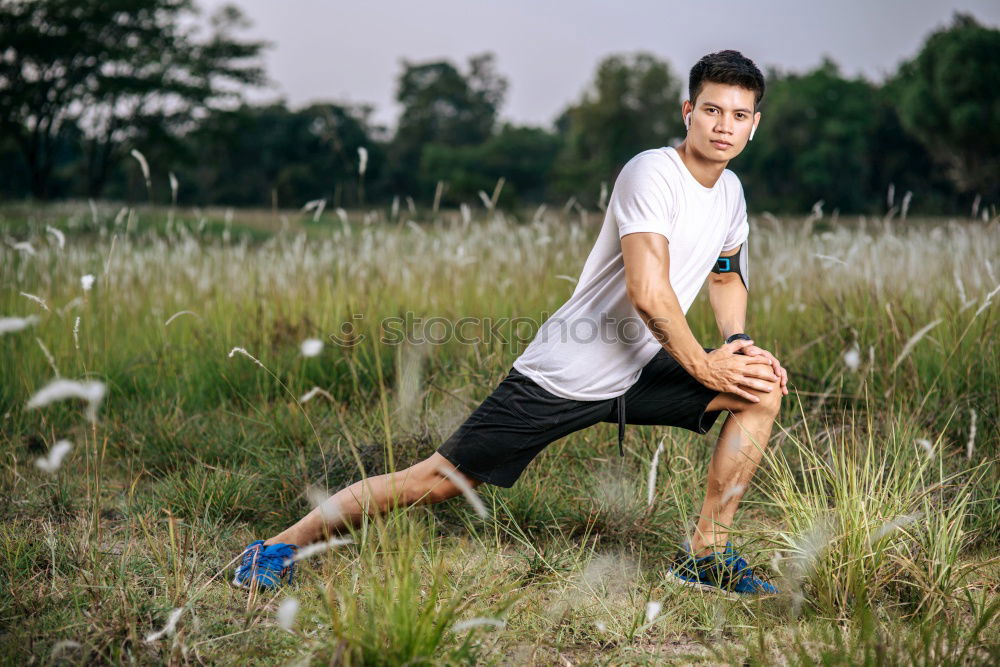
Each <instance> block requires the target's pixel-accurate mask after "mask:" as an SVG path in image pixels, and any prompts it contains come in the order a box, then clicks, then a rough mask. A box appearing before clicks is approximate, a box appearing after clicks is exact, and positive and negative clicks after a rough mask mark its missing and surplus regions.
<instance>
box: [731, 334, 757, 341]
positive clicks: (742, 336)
mask: <svg viewBox="0 0 1000 667" xmlns="http://www.w3.org/2000/svg"><path fill="white" fill-rule="evenodd" d="M734 340H753V338H751V337H750V336H748V335H746V334H745V333H734V334H733V335H732V336H730V337H729V338H727V339H726V343H732V342H733V341H734Z"/></svg>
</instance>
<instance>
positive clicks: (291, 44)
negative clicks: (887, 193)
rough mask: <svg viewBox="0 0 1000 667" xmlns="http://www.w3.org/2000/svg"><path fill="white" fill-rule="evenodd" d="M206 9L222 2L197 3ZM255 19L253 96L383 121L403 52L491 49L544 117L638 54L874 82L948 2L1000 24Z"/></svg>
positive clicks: (912, 47) (607, 14)
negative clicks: (260, 65) (265, 81)
mask: <svg viewBox="0 0 1000 667" xmlns="http://www.w3.org/2000/svg"><path fill="white" fill-rule="evenodd" d="M200 1H201V4H202V6H203V7H205V8H207V9H214V8H215V7H218V6H220V5H222V4H223V1H224V0H200ZM235 4H237V5H239V6H240V7H241V8H243V10H244V11H245V12H246V13H247V14H248V16H249V17H250V19H251V20H252V21H253V27H252V28H251V29H250V30H249V31H246V32H245V33H244V35H245V36H248V37H258V38H264V39H267V40H270V41H272V42H273V43H274V46H273V47H272V48H271V49H270V51H269V52H268V53H267V55H266V64H267V71H268V74H269V75H270V77H271V78H272V79H273V80H274V82H275V84H274V87H273V88H271V89H269V90H267V91H263V92H260V91H258V92H255V93H254V94H252V95H251V96H250V99H251V100H253V101H264V100H271V99H275V98H277V97H279V96H283V97H285V99H287V100H288V102H289V103H290V104H291V105H292V106H293V107H298V106H300V105H302V104H304V103H308V102H312V101H340V102H352V103H370V104H373V105H374V106H375V107H376V112H375V120H376V122H378V123H381V124H385V125H388V126H390V127H391V126H393V125H394V124H395V120H396V117H397V115H398V113H399V108H398V106H397V105H396V103H395V101H394V99H393V98H394V95H395V84H396V79H397V78H398V76H399V73H400V71H401V69H402V67H401V61H402V60H403V59H407V60H409V61H411V62H426V61H429V60H438V59H444V58H446V59H450V60H451V61H453V62H454V63H456V64H457V65H459V66H460V67H461V69H462V70H463V71H464V69H465V65H466V59H467V58H468V57H469V56H470V55H473V54H477V53H481V52H483V51H492V52H493V53H494V54H496V57H497V69H498V70H499V72H500V73H501V74H503V75H504V76H506V77H507V79H508V81H509V84H510V86H509V88H508V92H507V99H506V101H505V103H504V106H503V108H502V109H501V117H502V118H504V119H507V120H511V121H514V122H518V123H529V124H536V125H544V126H549V125H550V124H551V123H552V121H553V120H554V119H555V117H556V115H557V114H558V113H559V112H560V111H561V110H562V109H563V108H564V107H565V106H566V105H567V104H568V103H570V102H572V101H574V100H576V99H578V98H579V96H580V94H581V92H582V91H583V89H584V88H585V87H586V85H587V83H588V82H589V81H590V80H591V77H592V76H593V73H594V70H595V67H596V65H597V63H598V61H599V60H600V59H601V58H602V57H604V56H606V55H608V54H611V53H628V52H635V51H639V50H646V51H650V52H652V53H654V54H656V55H657V56H658V57H660V58H662V59H664V60H666V61H668V62H669V63H670V65H671V67H673V68H674V71H675V73H676V74H678V75H679V76H680V77H681V79H682V80H683V81H685V82H686V81H687V72H688V71H689V70H690V68H691V66H692V65H693V64H694V63H695V61H697V59H698V58H700V57H701V56H703V55H704V54H706V53H710V52H712V51H718V50H721V49H737V50H738V51H741V52H742V53H743V54H744V55H745V56H747V57H749V58H751V59H752V60H753V61H754V62H756V63H757V65H758V66H759V67H760V68H761V69H762V70H764V69H765V68H766V67H767V66H769V65H773V66H777V67H779V68H781V69H782V70H785V71H804V70H808V69H810V68H812V67H815V66H816V65H818V64H819V62H820V60H821V58H822V56H823V55H828V56H830V57H831V58H832V59H833V60H834V61H835V62H837V63H838V64H839V65H840V67H841V71H842V72H843V73H844V74H846V75H848V76H857V75H862V76H865V77H867V78H869V79H871V80H874V81H881V80H882V79H884V78H885V76H886V75H888V74H890V73H891V72H893V71H894V70H895V69H896V67H897V65H898V64H899V63H900V62H901V61H903V60H906V59H908V58H911V57H912V56H913V55H915V54H916V53H917V51H918V49H919V47H920V45H921V43H922V42H923V40H924V38H925V37H926V36H927V34H928V33H930V32H931V31H933V30H934V29H935V28H936V27H938V26H942V25H945V24H947V23H949V22H950V20H951V15H952V13H953V12H954V11H955V10H963V11H967V12H969V13H971V14H973V15H974V16H975V17H976V18H977V20H979V22H980V23H984V24H987V25H990V26H997V25H1000V2H998V1H997V0H968V1H964V2H961V1H952V0H839V1H838V2H822V3H820V2H802V0H797V1H794V2H793V1H789V0H756V1H755V2H748V1H744V2H732V1H729V0H717V1H716V2H710V3H701V2H695V1H688V2H675V1H672V0H631V1H630V0H617V1H606V2H595V1H593V0H504V1H503V2H492V1H491V2H487V1H485V0H464V1H462V0H420V1H415V0H410V1H401V0H395V1H391V2H390V1H388V0H387V1H384V2H380V1H377V0H368V1H364V0H361V1H354V2H343V1H338V0H235Z"/></svg>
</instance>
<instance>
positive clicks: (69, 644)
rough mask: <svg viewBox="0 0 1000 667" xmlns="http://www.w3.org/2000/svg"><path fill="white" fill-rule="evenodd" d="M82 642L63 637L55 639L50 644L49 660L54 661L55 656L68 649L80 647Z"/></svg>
mask: <svg viewBox="0 0 1000 667" xmlns="http://www.w3.org/2000/svg"><path fill="white" fill-rule="evenodd" d="M82 647H83V644H81V643H80V642H78V641H73V640H72V639H63V640H61V641H57V642H56V643H55V644H53V645H52V651H50V652H49V660H52V661H55V659H56V656H59V655H62V654H63V653H64V652H66V651H67V650H69V649H78V648H82Z"/></svg>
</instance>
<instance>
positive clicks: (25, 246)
mask: <svg viewBox="0 0 1000 667" xmlns="http://www.w3.org/2000/svg"><path fill="white" fill-rule="evenodd" d="M13 248H14V250H19V251H21V252H24V253H27V254H29V255H35V254H37V253H36V252H35V247H34V246H33V245H31V244H30V243H28V242H27V241H18V242H17V243H15V244H14V246H13Z"/></svg>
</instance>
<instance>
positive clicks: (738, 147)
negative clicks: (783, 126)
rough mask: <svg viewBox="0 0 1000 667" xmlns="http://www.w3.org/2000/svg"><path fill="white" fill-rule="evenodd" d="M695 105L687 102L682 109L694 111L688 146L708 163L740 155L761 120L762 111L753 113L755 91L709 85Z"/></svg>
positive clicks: (717, 84) (730, 86)
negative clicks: (752, 129)
mask: <svg viewBox="0 0 1000 667" xmlns="http://www.w3.org/2000/svg"><path fill="white" fill-rule="evenodd" d="M694 103H695V105H694V106H693V107H692V106H691V103H690V102H689V101H685V102H684V107H683V109H682V113H683V114H687V113H688V112H689V111H690V112H691V127H690V129H689V130H688V133H687V143H688V145H689V146H691V147H693V148H695V149H697V151H698V152H699V153H700V154H702V155H703V156H704V157H706V158H707V159H709V160H718V161H721V162H726V161H729V160H732V159H733V158H734V157H736V156H737V155H739V154H740V153H741V152H742V151H743V148H744V147H745V146H746V145H747V141H748V140H749V138H750V129H751V128H752V127H753V126H754V124H755V123H757V122H759V121H760V112H759V111H758V112H757V113H754V111H753V103H754V93H753V91H752V90H748V89H746V88H741V87H740V86H732V85H729V84H725V83H714V82H707V83H705V84H704V85H703V86H702V88H701V92H700V93H698V99H697V100H695V101H694Z"/></svg>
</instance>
